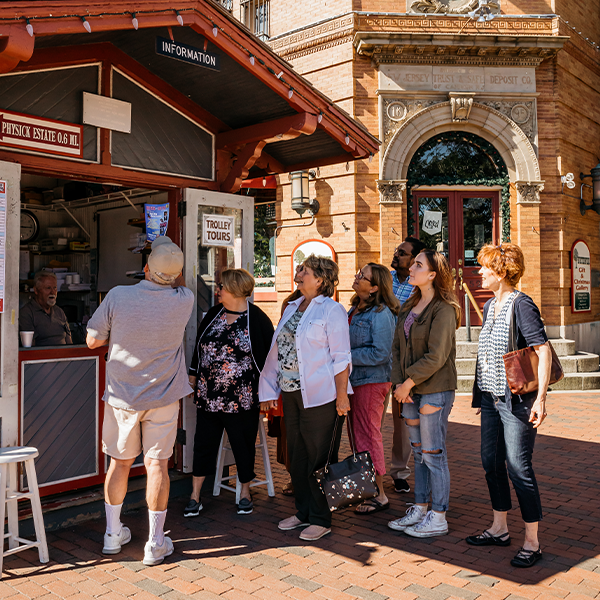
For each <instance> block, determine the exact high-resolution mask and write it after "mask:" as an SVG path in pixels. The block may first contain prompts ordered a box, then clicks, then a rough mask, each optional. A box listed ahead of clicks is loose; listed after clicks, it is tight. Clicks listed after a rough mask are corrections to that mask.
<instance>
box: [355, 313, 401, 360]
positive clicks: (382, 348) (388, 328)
mask: <svg viewBox="0 0 600 600" xmlns="http://www.w3.org/2000/svg"><path fill="white" fill-rule="evenodd" d="M368 314H369V324H370V326H371V338H372V340H373V343H372V344H369V345H366V346H358V347H356V348H352V364H353V365H354V366H355V367H372V366H375V365H381V364H387V363H388V362H389V360H390V356H391V352H392V340H393V339H394V331H395V329H396V327H395V325H396V324H395V322H394V315H393V314H392V311H391V310H390V309H389V308H388V307H387V306H385V307H384V308H383V310H381V311H380V312H378V311H377V309H375V308H373V309H371V310H370V311H369V313H368Z"/></svg>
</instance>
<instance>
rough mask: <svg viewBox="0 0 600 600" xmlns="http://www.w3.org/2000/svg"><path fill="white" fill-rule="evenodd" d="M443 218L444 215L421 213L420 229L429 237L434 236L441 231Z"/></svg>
mask: <svg viewBox="0 0 600 600" xmlns="http://www.w3.org/2000/svg"><path fill="white" fill-rule="evenodd" d="M443 218H444V213H441V212H437V211H433V210H426V211H425V212H424V213H423V223H422V224H421V229H422V230H423V231H424V232H425V233H428V234H429V235H435V234H436V233H439V232H440V231H441V230H442V219H443Z"/></svg>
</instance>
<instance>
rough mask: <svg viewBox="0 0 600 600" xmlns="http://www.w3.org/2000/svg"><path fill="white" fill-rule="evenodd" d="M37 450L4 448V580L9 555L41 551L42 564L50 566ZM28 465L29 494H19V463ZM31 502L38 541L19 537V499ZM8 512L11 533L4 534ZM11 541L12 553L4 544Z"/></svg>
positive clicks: (0, 455) (0, 470) (0, 482)
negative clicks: (38, 480) (36, 467)
mask: <svg viewBox="0 0 600 600" xmlns="http://www.w3.org/2000/svg"><path fill="white" fill-rule="evenodd" d="M38 454H39V453H38V451H37V448H27V447H24V446H22V447H16V448H0V495H1V497H0V524H1V526H2V533H3V536H2V552H1V553H0V577H2V568H3V561H4V557H5V556H9V555H10V554H14V553H15V552H20V551H21V550H25V549H27V548H37V549H38V552H39V555H40V562H41V563H47V562H48V561H49V560H50V558H49V556H48V544H47V543H46V531H45V529H44V517H43V516H42V503H41V502H40V491H39V488H38V483H37V476H36V473H35V465H34V462H33V461H34V459H35V458H36V457H37V456H38ZM20 462H22V463H24V465H25V472H26V474H27V485H28V486H29V491H28V492H19V491H18V490H19V484H18V476H17V464H18V463H20ZM26 498H29V499H30V500H31V512H32V514H33V523H34V525H35V541H31V540H26V539H24V538H22V537H19V512H18V511H19V508H18V502H19V500H24V499H26ZM6 513H8V533H4V518H5V515H6ZM7 538H8V550H6V551H5V550H4V541H5V540H6V539H7Z"/></svg>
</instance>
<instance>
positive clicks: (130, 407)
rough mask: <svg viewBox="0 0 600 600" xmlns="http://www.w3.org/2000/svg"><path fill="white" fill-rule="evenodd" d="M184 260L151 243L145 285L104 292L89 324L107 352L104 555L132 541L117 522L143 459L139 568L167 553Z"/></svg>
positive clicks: (184, 383) (188, 297) (94, 340)
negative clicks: (144, 525) (144, 524)
mask: <svg viewBox="0 0 600 600" xmlns="http://www.w3.org/2000/svg"><path fill="white" fill-rule="evenodd" d="M182 268H183V253H182V252H181V250H180V249H179V247H178V246H177V245H176V244H174V243H173V242H171V240H170V239H169V238H168V237H166V236H162V237H158V238H156V239H155V240H154V242H152V252H151V253H150V256H149V257H148V264H147V265H146V267H145V268H144V272H145V275H146V277H145V280H144V281H140V282H139V283H138V284H137V285H130V286H127V285H121V286H117V287H115V288H113V289H112V290H110V292H108V294H107V295H106V297H105V298H104V300H103V302H102V304H100V306H99V307H98V310H96V312H95V313H94V315H93V316H92V318H91V319H90V321H89V322H88V326H87V327H88V330H87V340H86V341H87V345H88V346H89V347H90V348H98V347H100V346H104V345H108V360H107V363H106V391H105V392H104V398H103V399H104V402H105V406H104V424H103V427H102V447H103V451H104V453H105V454H107V455H108V456H110V457H111V460H110V466H109V469H108V473H107V475H106V482H105V485H104V499H105V508H106V533H105V534H104V548H103V549H102V552H103V553H104V554H117V553H119V552H120V551H121V546H122V545H123V544H126V543H128V542H129V541H130V540H131V532H130V530H129V528H128V527H125V526H124V525H123V524H122V523H121V518H120V516H121V507H122V506H123V500H124V499H125V494H126V493H127V482H128V478H129V469H130V468H131V465H132V464H133V462H134V461H135V459H136V457H137V456H139V454H140V452H143V453H144V465H145V466H146V471H147V473H148V480H147V484H146V501H147V504H148V513H149V521H150V535H149V539H148V542H147V543H146V546H145V548H144V561H143V562H144V564H145V565H157V564H159V563H161V562H162V561H163V560H164V558H165V557H166V556H169V555H170V554H172V553H173V542H172V541H171V539H170V538H168V537H166V536H165V535H164V523H165V518H166V514H167V501H168V499H169V475H168V470H167V463H168V460H169V458H170V457H171V455H172V454H173V446H174V444H175V436H176V433H177V417H178V414H179V400H180V399H181V398H183V397H184V396H187V395H188V394H191V393H192V388H191V387H190V385H189V383H188V377H187V372H186V366H185V354H184V349H183V336H184V331H185V326H186V324H187V322H188V319H189V318H190V315H191V312H192V307H193V303H194V294H193V293H192V292H191V291H190V290H189V289H187V288H186V287H185V286H184V284H183V279H182V277H181V270H182Z"/></svg>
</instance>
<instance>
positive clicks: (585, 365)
mask: <svg viewBox="0 0 600 600" xmlns="http://www.w3.org/2000/svg"><path fill="white" fill-rule="evenodd" d="M559 360H560V364H561V365H562V367H563V370H564V372H565V374H566V373H595V372H596V371H598V369H599V368H600V357H599V356H598V355H597V354H590V353H588V352H577V354H574V355H572V356H559ZM476 365H477V358H476V356H473V357H472V358H457V359H456V371H457V373H458V374H459V375H475V368H476Z"/></svg>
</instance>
